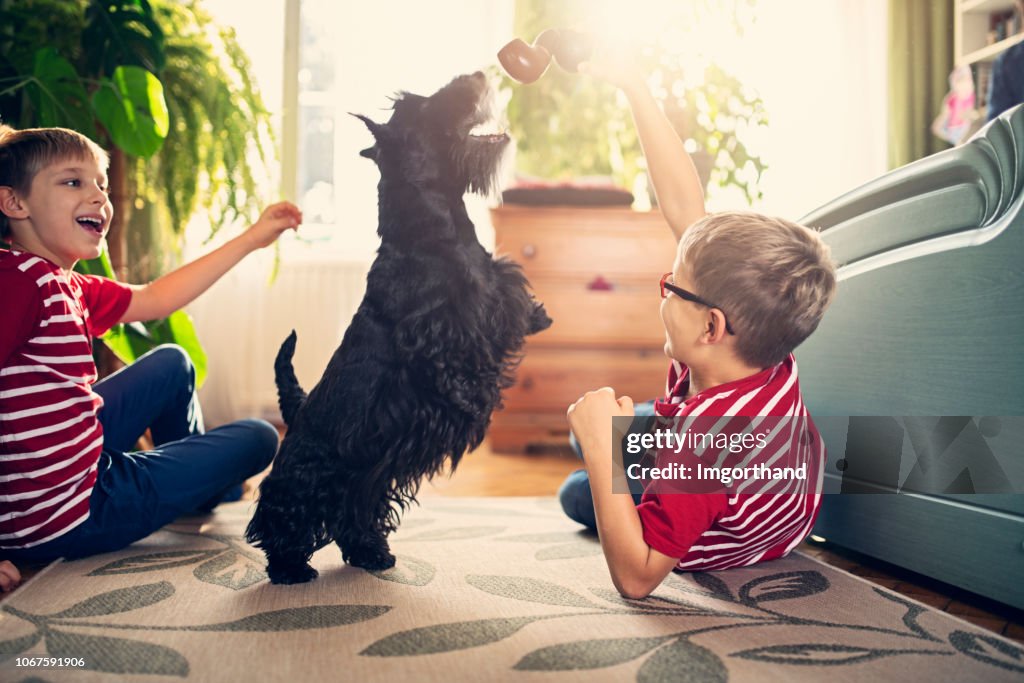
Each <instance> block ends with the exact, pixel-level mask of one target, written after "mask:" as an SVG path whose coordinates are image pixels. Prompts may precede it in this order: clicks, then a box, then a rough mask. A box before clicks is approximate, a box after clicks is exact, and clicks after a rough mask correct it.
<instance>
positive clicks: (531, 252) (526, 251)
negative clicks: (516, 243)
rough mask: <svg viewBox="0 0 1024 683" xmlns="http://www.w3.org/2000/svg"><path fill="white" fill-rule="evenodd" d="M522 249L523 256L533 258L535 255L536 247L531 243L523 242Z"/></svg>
mask: <svg viewBox="0 0 1024 683" xmlns="http://www.w3.org/2000/svg"><path fill="white" fill-rule="evenodd" d="M522 251H523V257H524V258H533V257H534V256H536V255H537V247H535V246H534V245H532V244H524V245H523V250H522Z"/></svg>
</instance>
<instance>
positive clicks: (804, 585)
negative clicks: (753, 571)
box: [705, 571, 829, 605]
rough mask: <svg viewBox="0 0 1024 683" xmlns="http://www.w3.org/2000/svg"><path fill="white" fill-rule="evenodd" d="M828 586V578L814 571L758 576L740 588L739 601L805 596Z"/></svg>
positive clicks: (747, 603) (749, 602) (758, 602)
mask: <svg viewBox="0 0 1024 683" xmlns="http://www.w3.org/2000/svg"><path fill="white" fill-rule="evenodd" d="M705 580H706V579H705ZM828 587H829V583H828V579H826V578H825V577H824V575H822V573H821V572H816V571H800V572H785V573H782V574H771V575H769V576H759V577H758V578H756V579H753V580H751V581H749V582H747V583H746V584H744V585H743V586H742V587H741V588H740V602H742V603H743V604H745V605H758V604H760V603H762V602H768V601H769V600H790V599H793V598H805V597H807V596H808V595H814V594H815V593H820V592H822V591H825V590H828Z"/></svg>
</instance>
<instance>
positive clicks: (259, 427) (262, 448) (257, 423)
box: [235, 419, 279, 472]
mask: <svg viewBox="0 0 1024 683" xmlns="http://www.w3.org/2000/svg"><path fill="white" fill-rule="evenodd" d="M235 424H237V425H239V426H240V427H243V428H244V429H245V434H246V437H245V438H246V439H247V440H248V441H249V449H248V450H249V452H250V453H251V454H252V456H251V457H252V459H253V464H254V466H258V469H257V470H256V472H262V471H263V470H264V469H266V468H267V466H269V465H270V462H271V461H272V460H273V459H274V455H276V454H277V446H278V442H279V438H278V434H277V428H276V427H274V426H273V425H272V424H270V423H269V422H267V421H266V420H257V419H245V420H239V421H238V422H236V423H235Z"/></svg>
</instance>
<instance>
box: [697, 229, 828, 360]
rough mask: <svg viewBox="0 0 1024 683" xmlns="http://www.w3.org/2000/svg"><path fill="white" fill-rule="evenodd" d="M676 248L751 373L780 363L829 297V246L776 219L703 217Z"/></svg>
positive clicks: (814, 234)
mask: <svg viewBox="0 0 1024 683" xmlns="http://www.w3.org/2000/svg"><path fill="white" fill-rule="evenodd" d="M679 250H680V251H679V253H680V256H681V259H682V262H683V263H684V264H685V265H686V266H687V268H688V270H689V274H690V277H691V278H692V280H693V286H694V289H695V290H696V292H697V294H699V295H700V296H701V297H702V298H704V299H706V300H708V301H711V302H713V303H714V304H715V306H718V307H720V308H721V310H722V312H723V313H724V314H725V315H726V318H727V319H728V321H729V324H730V325H731V326H732V328H733V329H734V330H735V332H736V351H737V353H738V354H739V356H740V358H741V359H742V360H744V361H745V362H747V363H749V364H750V365H753V366H755V367H769V366H772V365H775V364H777V363H781V362H782V361H783V360H785V358H786V356H788V355H789V354H790V353H791V352H792V351H793V349H795V348H796V347H797V346H799V345H800V343H801V342H803V341H804V340H805V339H807V337H809V336H810V335H811V333H812V332H814V330H815V329H816V328H817V327H818V323H819V322H821V318H822V316H823V315H824V314H825V309H826V308H828V306H829V304H830V303H831V302H832V298H833V297H834V296H835V290H836V275H835V264H834V262H833V261H832V256H831V251H830V250H829V247H828V245H827V244H825V243H824V242H823V241H822V239H821V237H820V235H819V234H818V233H817V232H816V231H814V230H811V229H809V228H806V227H804V226H802V225H798V224H797V223H793V222H791V221H787V220H784V219H782V218H771V217H769V216H764V215H761V214H756V213H747V212H739V211H734V212H723V213H717V214H709V215H707V216H705V217H704V218H702V219H701V220H699V221H697V222H696V223H694V224H693V225H692V226H690V227H689V228H688V229H687V230H686V232H685V233H683V238H682V240H681V241H680V244H679Z"/></svg>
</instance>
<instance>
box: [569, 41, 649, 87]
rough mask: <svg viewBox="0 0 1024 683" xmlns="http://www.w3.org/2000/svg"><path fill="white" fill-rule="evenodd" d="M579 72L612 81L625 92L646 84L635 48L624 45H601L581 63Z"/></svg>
mask: <svg viewBox="0 0 1024 683" xmlns="http://www.w3.org/2000/svg"><path fill="white" fill-rule="evenodd" d="M578 70H579V72H580V73H581V74H587V75H588V76H594V77H596V78H599V79H601V80H603V81H607V82H608V83H611V84H612V85H614V86H615V87H617V88H621V89H622V90H623V92H625V93H627V94H628V93H629V92H630V91H631V90H633V89H636V88H640V87H643V86H644V75H643V72H642V71H641V70H640V67H638V66H637V63H636V56H635V54H634V49H633V48H630V47H627V46H624V45H608V46H606V45H599V46H597V47H596V48H595V49H594V54H593V55H592V56H591V57H590V59H589V60H588V61H585V62H582V63H580V65H579V69H578Z"/></svg>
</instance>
